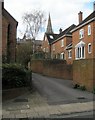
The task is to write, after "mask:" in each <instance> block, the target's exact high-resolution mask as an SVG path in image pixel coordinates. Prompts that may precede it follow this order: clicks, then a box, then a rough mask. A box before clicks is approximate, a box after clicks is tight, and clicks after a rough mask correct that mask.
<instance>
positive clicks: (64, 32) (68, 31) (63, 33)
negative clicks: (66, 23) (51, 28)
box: [57, 24, 76, 39]
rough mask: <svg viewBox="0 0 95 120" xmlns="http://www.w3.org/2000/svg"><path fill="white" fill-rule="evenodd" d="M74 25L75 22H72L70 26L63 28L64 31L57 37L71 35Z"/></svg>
mask: <svg viewBox="0 0 95 120" xmlns="http://www.w3.org/2000/svg"><path fill="white" fill-rule="evenodd" d="M75 27H76V25H75V24H72V25H71V26H70V27H68V28H67V29H65V30H64V31H62V32H61V33H60V34H58V36H57V39H58V38H60V37H62V36H63V35H68V34H69V35H71V32H70V31H71V30H72V29H74V28H75Z"/></svg>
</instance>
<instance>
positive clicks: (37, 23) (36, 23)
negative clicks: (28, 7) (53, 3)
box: [22, 10, 46, 40]
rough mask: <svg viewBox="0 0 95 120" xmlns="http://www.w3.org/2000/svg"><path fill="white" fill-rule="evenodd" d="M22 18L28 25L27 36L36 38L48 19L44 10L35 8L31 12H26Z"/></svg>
mask: <svg viewBox="0 0 95 120" xmlns="http://www.w3.org/2000/svg"><path fill="white" fill-rule="evenodd" d="M22 19H23V23H24V24H25V25H26V30H25V33H26V36H27V37H28V38H31V39H34V40H35V39H36V37H37V35H38V33H39V31H40V30H41V28H42V27H43V25H44V23H45V21H46V20H45V16H44V12H42V11H40V10H34V11H33V12H30V13H24V15H23V17H22Z"/></svg>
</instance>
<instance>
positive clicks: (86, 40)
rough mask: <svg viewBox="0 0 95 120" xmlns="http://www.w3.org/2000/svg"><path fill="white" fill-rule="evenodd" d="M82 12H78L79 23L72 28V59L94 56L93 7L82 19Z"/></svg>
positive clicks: (94, 30) (94, 23)
mask: <svg viewBox="0 0 95 120" xmlns="http://www.w3.org/2000/svg"><path fill="white" fill-rule="evenodd" d="M94 8H95V7H94ZM82 14H83V13H82V12H79V14H78V15H79V24H78V25H77V26H76V28H75V29H73V30H72V43H73V47H72V49H73V53H72V57H73V60H79V59H90V58H95V9H94V11H93V12H92V13H91V14H90V15H89V16H88V17H87V18H85V19H84V20H83V19H82Z"/></svg>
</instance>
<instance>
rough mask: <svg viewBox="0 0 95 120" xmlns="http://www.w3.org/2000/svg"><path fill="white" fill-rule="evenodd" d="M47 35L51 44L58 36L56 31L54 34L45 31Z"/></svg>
mask: <svg viewBox="0 0 95 120" xmlns="http://www.w3.org/2000/svg"><path fill="white" fill-rule="evenodd" d="M45 35H46V36H47V39H48V42H49V44H52V42H53V41H55V39H56V38H57V36H58V34H54V33H52V34H49V33H45Z"/></svg>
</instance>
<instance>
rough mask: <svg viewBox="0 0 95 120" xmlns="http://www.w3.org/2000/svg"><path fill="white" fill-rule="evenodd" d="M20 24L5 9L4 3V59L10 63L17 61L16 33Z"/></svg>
mask: <svg viewBox="0 0 95 120" xmlns="http://www.w3.org/2000/svg"><path fill="white" fill-rule="evenodd" d="M17 26H18V22H17V21H16V20H15V19H14V18H13V17H12V16H11V15H10V13H9V12H8V11H7V10H6V9H5V8H4V2H2V58H3V59H4V60H5V61H6V62H8V63H10V62H15V60H16V33H17Z"/></svg>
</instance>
